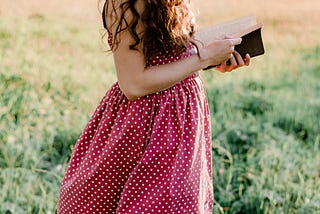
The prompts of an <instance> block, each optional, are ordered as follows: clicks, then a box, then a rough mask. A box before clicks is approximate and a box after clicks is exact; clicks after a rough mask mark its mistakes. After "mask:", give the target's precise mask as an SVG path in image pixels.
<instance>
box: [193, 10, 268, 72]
mask: <svg viewBox="0 0 320 214" xmlns="http://www.w3.org/2000/svg"><path fill="white" fill-rule="evenodd" d="M262 27H263V24H262V23H257V21H256V18H255V17H254V16H246V17H242V18H239V19H235V20H231V21H227V22H223V23H220V24H216V25H212V26H209V27H206V28H203V29H200V30H198V31H197V32H196V35H195V36H196V38H197V39H198V40H199V41H200V42H201V43H202V44H203V45H204V46H205V45H207V44H209V43H211V42H212V41H214V40H216V39H219V38H220V39H221V37H222V36H223V35H228V36H230V37H231V38H239V37H241V38H242V41H241V44H239V45H236V46H235V50H236V51H237V52H238V53H239V54H240V55H241V56H242V57H243V58H245V55H246V54H247V53H248V54H249V55H250V57H251V58H252V57H256V56H260V55H263V54H264V53H265V50H264V45H263V40H262V35H261V34H262V32H261V29H262ZM215 66H216V65H215ZM211 67H214V66H210V67H208V68H205V69H209V68H211Z"/></svg>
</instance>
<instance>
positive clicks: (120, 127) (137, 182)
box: [57, 49, 213, 214]
mask: <svg viewBox="0 0 320 214" xmlns="http://www.w3.org/2000/svg"><path fill="white" fill-rule="evenodd" d="M191 54H193V53H192V51H191V49H188V51H187V53H183V54H181V55H180V57H178V58H177V59H179V58H183V57H187V56H189V55H191ZM173 61H174V60H173ZM169 62H171V60H169V61H167V60H166V63H169ZM158 64H161V63H160V61H159V60H157V61H154V62H153V63H152V65H158ZM210 130H211V128H210V113H209V109H208V104H207V99H206V97H205V91H204V88H203V83H202V80H201V79H200V77H199V75H198V74H193V75H191V76H189V77H188V78H186V79H185V80H183V81H181V82H179V83H177V84H176V85H175V86H173V87H171V88H169V89H166V90H164V91H161V92H158V93H155V94H151V95H148V96H145V97H142V98H139V99H137V100H134V101H129V100H127V99H126V97H125V96H124V94H123V93H122V92H121V90H120V88H119V85H118V83H115V84H114V85H113V86H112V88H111V89H110V90H109V91H108V92H107V94H106V95H105V97H104V98H103V99H102V101H101V103H100V105H99V106H98V108H97V109H96V111H95V113H94V114H93V116H92V117H91V119H90V121H89V123H88V125H87V126H86V128H85V129H84V131H83V133H82V135H81V136H80V138H79V139H78V141H77V144H76V146H75V148H74V151H73V154H72V157H71V160H70V163H69V166H68V169H67V172H66V174H65V177H64V179H63V181H62V183H61V188H60V197H59V203H58V209H57V213H59V214H67V213H68V214H69V213H79V214H83V213H117V214H129V213H139V214H141V213H144V214H152V213H174V214H175V213H183V214H209V213H210V214H211V213H212V206H213V186H212V175H211V133H210Z"/></svg>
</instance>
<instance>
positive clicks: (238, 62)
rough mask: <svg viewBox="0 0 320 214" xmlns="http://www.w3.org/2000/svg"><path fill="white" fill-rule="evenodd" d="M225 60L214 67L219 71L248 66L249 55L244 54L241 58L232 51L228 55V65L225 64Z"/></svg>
mask: <svg viewBox="0 0 320 214" xmlns="http://www.w3.org/2000/svg"><path fill="white" fill-rule="evenodd" d="M227 61H228V60H226V61H224V62H223V63H221V64H220V65H218V66H215V69H216V70H218V71H220V72H223V73H224V72H231V71H232V70H234V69H237V68H240V67H242V66H248V65H249V64H250V55H249V54H246V58H244V59H242V57H241V55H240V54H239V53H238V52H237V51H234V52H233V53H232V55H231V57H230V65H227Z"/></svg>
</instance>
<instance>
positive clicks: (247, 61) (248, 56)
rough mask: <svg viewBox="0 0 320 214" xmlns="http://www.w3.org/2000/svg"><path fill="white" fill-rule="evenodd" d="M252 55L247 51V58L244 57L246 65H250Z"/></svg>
mask: <svg viewBox="0 0 320 214" xmlns="http://www.w3.org/2000/svg"><path fill="white" fill-rule="evenodd" d="M250 59H251V58H250V55H249V54H248V53H247V54H246V58H245V59H244V63H245V65H246V66H248V65H250Z"/></svg>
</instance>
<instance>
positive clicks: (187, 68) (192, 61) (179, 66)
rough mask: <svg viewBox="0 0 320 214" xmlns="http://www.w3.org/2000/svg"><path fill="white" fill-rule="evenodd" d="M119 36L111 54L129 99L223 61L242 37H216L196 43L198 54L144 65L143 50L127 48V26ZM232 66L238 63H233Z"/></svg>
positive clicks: (230, 54) (128, 38) (128, 43)
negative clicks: (209, 40)
mask: <svg viewBox="0 0 320 214" xmlns="http://www.w3.org/2000/svg"><path fill="white" fill-rule="evenodd" d="M139 2H140V1H139ZM107 18H108V17H107ZM126 18H127V19H128V20H129V19H130V18H131V17H130V15H128V14H127V17H126ZM139 27H140V28H141V26H138V28H139ZM140 30H141V31H142V28H141V29H140ZM141 31H140V32H141ZM111 32H112V29H111ZM112 33H114V32H112ZM119 39H120V42H119V44H118V46H117V48H116V50H114V52H113V56H114V62H115V66H116V71H117V77H118V83H119V86H120V89H121V90H122V91H123V93H124V94H125V96H126V97H127V98H128V99H129V100H134V99H137V98H139V97H142V96H145V95H148V94H152V93H155V92H158V91H162V90H165V89H167V88H169V87H171V86H173V85H175V84H176V83H177V82H179V81H181V80H183V79H185V78H186V77H187V76H189V75H190V74H192V73H194V72H195V71H198V70H200V69H202V68H206V67H208V66H210V65H218V64H221V63H223V62H225V61H226V60H228V59H229V58H230V57H231V56H232V53H233V52H234V46H235V45H237V44H240V43H241V38H236V39H222V40H216V41H214V42H212V43H210V44H209V45H207V46H205V47H202V46H201V45H199V46H198V47H199V49H198V50H199V54H195V55H192V56H190V57H188V58H185V59H181V60H178V61H176V62H172V63H168V64H164V65H159V66H152V67H145V59H144V55H143V54H142V51H140V50H138V51H137V50H130V49H129V45H130V44H133V43H134V41H133V38H132V36H131V34H130V33H129V30H128V29H127V30H124V31H122V32H121V33H120V34H119ZM232 67H235V68H236V67H239V65H238V64H237V62H236V64H233V65H231V68H232Z"/></svg>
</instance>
